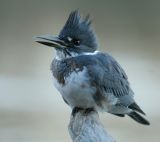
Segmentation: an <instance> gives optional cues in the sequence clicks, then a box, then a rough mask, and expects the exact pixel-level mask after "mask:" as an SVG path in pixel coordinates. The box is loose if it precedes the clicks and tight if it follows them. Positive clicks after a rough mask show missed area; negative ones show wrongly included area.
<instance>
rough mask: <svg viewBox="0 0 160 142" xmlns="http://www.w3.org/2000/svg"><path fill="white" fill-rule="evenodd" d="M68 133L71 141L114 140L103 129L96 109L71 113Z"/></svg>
mask: <svg viewBox="0 0 160 142" xmlns="http://www.w3.org/2000/svg"><path fill="white" fill-rule="evenodd" d="M68 128H69V133H70V136H71V138H72V141H73V142H116V141H115V140H114V139H113V137H112V136H110V135H109V134H108V133H107V132H106V131H105V129H104V127H103V125H102V124H101V122H100V120H99V115H98V113H97V112H96V111H91V112H89V113H87V114H86V113H85V112H84V110H80V111H79V112H77V113H76V114H75V115H74V116H72V115H71V118H70V123H69V126H68Z"/></svg>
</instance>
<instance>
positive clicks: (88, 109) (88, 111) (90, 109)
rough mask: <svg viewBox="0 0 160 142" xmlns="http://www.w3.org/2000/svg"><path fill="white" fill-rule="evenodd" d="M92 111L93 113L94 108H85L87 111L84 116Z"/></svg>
mask: <svg viewBox="0 0 160 142" xmlns="http://www.w3.org/2000/svg"><path fill="white" fill-rule="evenodd" d="M92 111H95V110H94V108H87V109H85V111H84V114H85V115H87V114H89V113H90V112H92Z"/></svg>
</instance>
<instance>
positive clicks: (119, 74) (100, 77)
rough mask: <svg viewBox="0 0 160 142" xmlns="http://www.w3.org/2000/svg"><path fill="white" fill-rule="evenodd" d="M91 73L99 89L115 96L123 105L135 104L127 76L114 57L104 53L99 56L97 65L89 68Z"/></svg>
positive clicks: (96, 61) (97, 56)
mask: <svg viewBox="0 0 160 142" xmlns="http://www.w3.org/2000/svg"><path fill="white" fill-rule="evenodd" d="M89 73H90V75H91V76H92V82H94V83H95V85H96V86H97V87H99V88H100V89H101V90H104V91H105V92H106V94H107V93H111V94H113V95H114V96H115V97H116V98H118V99H119V101H120V103H121V104H122V105H124V106H129V105H130V104H132V103H134V99H133V91H132V90H131V88H130V85H129V82H128V78H127V75H126V73H125V72H124V70H123V69H122V67H121V66H120V65H119V64H118V63H117V61H116V60H115V59H114V58H113V57H111V56H110V55H108V54H103V53H99V54H97V55H96V60H95V64H94V65H90V67H89Z"/></svg>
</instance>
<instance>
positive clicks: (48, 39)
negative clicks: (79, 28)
mask: <svg viewBox="0 0 160 142" xmlns="http://www.w3.org/2000/svg"><path fill="white" fill-rule="evenodd" d="M35 41H36V42H38V43H40V44H44V45H47V46H50V47H54V48H56V49H64V48H65V47H66V46H67V45H66V43H65V42H64V41H63V40H60V39H59V38H58V37H54V36H50V35H44V36H37V37H35Z"/></svg>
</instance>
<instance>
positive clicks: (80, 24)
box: [59, 10, 97, 49]
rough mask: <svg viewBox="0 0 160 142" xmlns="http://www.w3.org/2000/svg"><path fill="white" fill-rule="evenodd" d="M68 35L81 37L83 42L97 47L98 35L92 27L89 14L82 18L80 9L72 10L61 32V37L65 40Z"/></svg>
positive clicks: (76, 37) (94, 47)
mask: <svg viewBox="0 0 160 142" xmlns="http://www.w3.org/2000/svg"><path fill="white" fill-rule="evenodd" d="M67 37H71V38H75V39H79V40H81V41H82V43H83V44H85V45H87V46H88V47H91V48H93V49H97V42H96V35H95V33H94V32H93V30H92V28H91V20H90V19H89V15H87V16H86V17H85V18H84V19H82V18H81V16H80V13H79V11H78V10H75V11H72V12H71V13H70V15H69V17H68V19H67V21H66V23H65V25H64V27H63V29H62V30H61V32H60V34H59V38H60V39H63V40H64V41H65V40H66V39H67Z"/></svg>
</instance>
